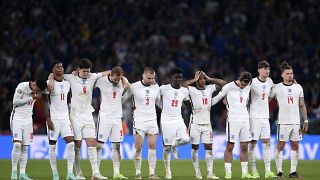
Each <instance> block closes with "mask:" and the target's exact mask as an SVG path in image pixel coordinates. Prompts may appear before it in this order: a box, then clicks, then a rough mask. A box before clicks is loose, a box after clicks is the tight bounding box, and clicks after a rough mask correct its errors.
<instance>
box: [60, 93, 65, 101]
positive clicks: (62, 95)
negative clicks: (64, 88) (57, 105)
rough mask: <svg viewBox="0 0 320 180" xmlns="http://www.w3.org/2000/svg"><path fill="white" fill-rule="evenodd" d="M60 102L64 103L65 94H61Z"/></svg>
mask: <svg viewBox="0 0 320 180" xmlns="http://www.w3.org/2000/svg"><path fill="white" fill-rule="evenodd" d="M60 100H61V101H64V93H61V94H60Z"/></svg>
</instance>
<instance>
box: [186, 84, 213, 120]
mask: <svg viewBox="0 0 320 180" xmlns="http://www.w3.org/2000/svg"><path fill="white" fill-rule="evenodd" d="M188 90H189V96H190V101H191V105H192V114H191V119H190V121H191V122H192V123H195V124H210V122H211V121H210V110H211V98H212V94H213V93H214V92H215V91H216V86H215V85H206V86H205V89H198V88H196V87H193V86H189V87H188Z"/></svg>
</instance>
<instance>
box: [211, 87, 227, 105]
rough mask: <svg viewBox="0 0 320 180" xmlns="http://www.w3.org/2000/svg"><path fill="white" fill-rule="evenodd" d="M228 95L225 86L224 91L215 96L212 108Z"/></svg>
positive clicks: (212, 100)
mask: <svg viewBox="0 0 320 180" xmlns="http://www.w3.org/2000/svg"><path fill="white" fill-rule="evenodd" d="M226 95H227V88H226V86H224V87H223V88H222V90H221V91H220V92H219V94H218V95H216V96H214V97H213V98H212V99H211V106H213V105H215V104H217V103H218V102H219V101H220V100H221V99H222V98H224V97H225V96H226Z"/></svg>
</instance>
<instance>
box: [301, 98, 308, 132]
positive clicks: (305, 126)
mask: <svg viewBox="0 0 320 180" xmlns="http://www.w3.org/2000/svg"><path fill="white" fill-rule="evenodd" d="M299 109H300V112H301V114H302V117H303V119H304V123H303V127H302V130H303V131H304V132H307V131H308V129H309V121H308V116H307V107H306V104H305V102H304V97H300V98H299Z"/></svg>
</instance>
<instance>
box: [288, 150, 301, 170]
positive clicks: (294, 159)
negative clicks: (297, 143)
mask: <svg viewBox="0 0 320 180" xmlns="http://www.w3.org/2000/svg"><path fill="white" fill-rule="evenodd" d="M298 160H299V153H298V151H293V150H291V170H290V173H293V172H297V165H298Z"/></svg>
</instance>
